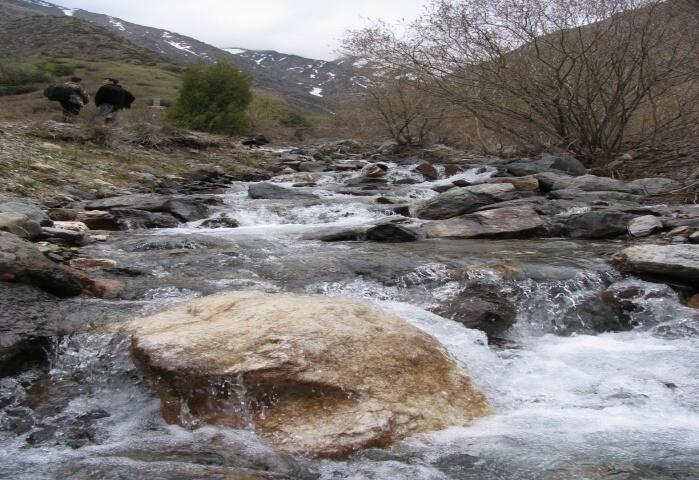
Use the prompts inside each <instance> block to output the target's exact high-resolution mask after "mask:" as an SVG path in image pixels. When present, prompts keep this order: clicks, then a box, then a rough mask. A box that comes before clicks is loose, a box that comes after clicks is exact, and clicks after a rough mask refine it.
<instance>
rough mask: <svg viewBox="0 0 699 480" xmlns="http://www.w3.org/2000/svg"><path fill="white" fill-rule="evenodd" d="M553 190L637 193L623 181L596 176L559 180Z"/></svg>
mask: <svg viewBox="0 0 699 480" xmlns="http://www.w3.org/2000/svg"><path fill="white" fill-rule="evenodd" d="M552 190H554V191H555V190H583V191H586V192H623V193H635V192H636V189H635V188H634V187H633V186H631V185H630V184H628V183H627V182H622V181H621V180H614V179H613V178H608V177H598V176H596V175H583V176H581V177H573V178H566V179H561V180H558V181H557V182H555V183H554V184H553V187H552Z"/></svg>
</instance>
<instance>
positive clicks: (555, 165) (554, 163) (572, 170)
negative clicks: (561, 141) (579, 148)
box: [538, 153, 587, 177]
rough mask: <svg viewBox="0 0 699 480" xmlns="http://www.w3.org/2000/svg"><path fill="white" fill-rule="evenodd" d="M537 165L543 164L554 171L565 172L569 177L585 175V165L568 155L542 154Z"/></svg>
mask: <svg viewBox="0 0 699 480" xmlns="http://www.w3.org/2000/svg"><path fill="white" fill-rule="evenodd" d="M538 163H541V164H544V165H546V166H547V167H549V168H552V169H554V170H560V171H562V172H566V173H567V174H569V175H573V176H575V177H579V176H581V175H585V174H586V173H587V169H586V168H585V165H583V164H582V163H581V162H580V161H579V160H578V159H576V158H575V157H574V156H572V155H571V154H568V153H562V154H558V155H550V154H543V155H542V156H541V158H540V159H539V161H538Z"/></svg>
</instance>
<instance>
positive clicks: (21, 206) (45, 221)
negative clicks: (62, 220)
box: [0, 201, 53, 227]
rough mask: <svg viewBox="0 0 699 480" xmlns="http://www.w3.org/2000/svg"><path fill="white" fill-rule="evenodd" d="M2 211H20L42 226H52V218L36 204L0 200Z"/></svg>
mask: <svg viewBox="0 0 699 480" xmlns="http://www.w3.org/2000/svg"><path fill="white" fill-rule="evenodd" d="M0 213H20V214H23V215H26V216H27V217H29V218H30V219H32V220H34V221H35V222H37V223H38V224H39V225H41V226H42V227H50V226H51V225H52V224H53V222H52V221H51V219H50V218H49V217H48V215H46V213H44V211H43V210H41V209H40V208H39V207H37V206H35V205H31V204H28V203H24V202H18V201H7V202H3V201H0Z"/></svg>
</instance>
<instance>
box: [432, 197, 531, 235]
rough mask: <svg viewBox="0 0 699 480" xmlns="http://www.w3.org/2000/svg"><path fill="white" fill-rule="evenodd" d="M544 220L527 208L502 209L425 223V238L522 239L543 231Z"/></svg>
mask: <svg viewBox="0 0 699 480" xmlns="http://www.w3.org/2000/svg"><path fill="white" fill-rule="evenodd" d="M544 226H545V222H544V220H543V219H542V218H541V217H540V216H539V215H538V214H537V213H536V211H535V210H534V209H533V208H532V207H530V206H528V205H523V206H519V207H506V208H497V209H493V210H487V211H484V212H477V213H473V214H470V215H462V216H460V217H454V218H450V219H448V220H439V221H434V222H428V223H425V224H423V225H422V227H421V229H422V231H423V232H424V233H425V234H426V235H427V237H428V238H526V237H531V236H533V235H536V234H538V233H540V232H542V231H543V228H544Z"/></svg>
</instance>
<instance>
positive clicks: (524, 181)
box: [488, 175, 539, 192]
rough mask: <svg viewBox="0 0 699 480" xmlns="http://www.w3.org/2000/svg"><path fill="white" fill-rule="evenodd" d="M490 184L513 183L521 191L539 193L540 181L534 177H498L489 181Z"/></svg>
mask: <svg viewBox="0 0 699 480" xmlns="http://www.w3.org/2000/svg"><path fill="white" fill-rule="evenodd" d="M488 183H511V184H512V185H514V187H515V188H516V189H517V190H519V191H524V192H538V191H539V180H538V179H537V178H536V177H535V176H533V175H526V176H524V177H497V178H492V179H490V180H488Z"/></svg>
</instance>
